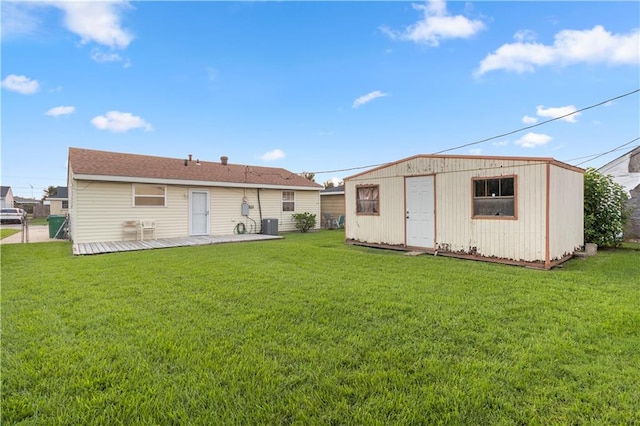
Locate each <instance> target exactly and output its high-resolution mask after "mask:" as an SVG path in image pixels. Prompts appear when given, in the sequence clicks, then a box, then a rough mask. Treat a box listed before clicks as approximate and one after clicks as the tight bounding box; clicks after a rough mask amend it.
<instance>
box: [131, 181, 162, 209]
mask: <svg viewBox="0 0 640 426" xmlns="http://www.w3.org/2000/svg"><path fill="white" fill-rule="evenodd" d="M133 205H134V206H135V207H142V206H161V207H164V206H166V205H167V187H166V186H164V185H149V184H135V185H133Z"/></svg>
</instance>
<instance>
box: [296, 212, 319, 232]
mask: <svg viewBox="0 0 640 426" xmlns="http://www.w3.org/2000/svg"><path fill="white" fill-rule="evenodd" d="M291 216H292V217H293V220H295V221H296V229H298V230H299V231H300V232H307V231H308V230H309V229H311V228H313V227H314V226H316V215H315V214H312V213H309V212H305V213H294V214H292V215H291Z"/></svg>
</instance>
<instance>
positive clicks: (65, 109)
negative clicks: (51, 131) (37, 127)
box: [44, 105, 76, 117]
mask: <svg viewBox="0 0 640 426" xmlns="http://www.w3.org/2000/svg"><path fill="white" fill-rule="evenodd" d="M75 110H76V107H73V106H62V105H61V106H57V107H54V108H51V109H50V110H49V111H47V112H45V113H44V114H45V115H48V116H51V117H60V116H61V115H69V114H72V113H73V112H75Z"/></svg>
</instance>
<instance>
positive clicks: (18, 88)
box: [2, 74, 40, 95]
mask: <svg viewBox="0 0 640 426" xmlns="http://www.w3.org/2000/svg"><path fill="white" fill-rule="evenodd" d="M2 87H4V88H5V89H7V90H11V91H12V92H18V93H22V94H23V95H31V94H33V93H36V92H37V91H38V90H39V89H40V83H38V80H32V79H30V78H29V77H25V76H24V75H16V74H11V75H8V76H7V77H5V79H4V80H2Z"/></svg>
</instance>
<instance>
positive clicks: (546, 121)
mask: <svg viewBox="0 0 640 426" xmlns="http://www.w3.org/2000/svg"><path fill="white" fill-rule="evenodd" d="M638 92H640V89H636V90H632V91H631V92H628V93H625V94H622V95H619V96H616V97H614V98H611V99H607V100H606V101H602V102H599V103H597V104H593V105H589V106H588V107H584V108H581V109H579V110H576V111H573V112H570V113H568V114H564V115H561V116H559V117H555V118H551V119H549V120H545V121H542V122H540V123H536V124H532V125H531V126H526V127H522V128H520V129H517V130H513V131H511V132H507V133H503V134H501V135H497V136H491V137H490V138H486V139H482V140H479V141H476V142H470V143H466V144H464V145H459V146H456V147H453V148H449V149H444V150H442V151H438V152H434V154H442V153H444V152H449V151H453V150H456V149H460V148H466V147H468V146H472V145H477V144H479V143H484V142H488V141H490V140H493V139H498V138H503V137H505V136H509V135H512V134H514V133H518V132H522V131H524V130H528V129H533V128H534V127H538V126H542V125H543V124H547V123H551V122H552V121H556V120H561V119H563V118H565V117H569V116H570V115H574V114H578V113H579V112H582V111H586V110H588V109H592V108H595V107H599V106H601V105H604V104H606V103H609V102H612V101H615V100H616V99H621V98H624V97H626V96H630V95H633V94H634V93H638Z"/></svg>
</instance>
